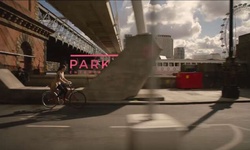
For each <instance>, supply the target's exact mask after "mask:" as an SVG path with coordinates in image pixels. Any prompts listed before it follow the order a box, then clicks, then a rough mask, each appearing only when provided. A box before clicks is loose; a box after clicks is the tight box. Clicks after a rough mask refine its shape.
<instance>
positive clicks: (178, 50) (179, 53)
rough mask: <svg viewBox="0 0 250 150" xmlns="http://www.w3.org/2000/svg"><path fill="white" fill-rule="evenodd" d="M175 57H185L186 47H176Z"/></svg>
mask: <svg viewBox="0 0 250 150" xmlns="http://www.w3.org/2000/svg"><path fill="white" fill-rule="evenodd" d="M174 59H185V48H184V47H176V48H174Z"/></svg>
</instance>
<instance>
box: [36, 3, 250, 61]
mask: <svg viewBox="0 0 250 150" xmlns="http://www.w3.org/2000/svg"><path fill="white" fill-rule="evenodd" d="M110 2H111V6H112V8H113V12H114V13H115V12H116V11H117V12H118V19H119V26H120V31H121V39H123V38H124V34H133V35H135V34H136V27H135V21H134V16H133V15H134V14H133V10H132V7H131V2H130V1H129V0H124V1H121V0H116V1H115V0H111V1H110ZM142 2H143V7H144V16H145V20H146V24H147V27H150V26H152V22H151V18H150V17H149V16H150V14H151V13H152V8H153V7H154V10H156V11H157V13H156V14H157V19H156V22H157V27H156V29H157V32H158V33H159V34H168V35H171V36H172V38H173V39H174V47H177V46H181V47H185V49H186V58H192V55H193V54H200V53H206V54H209V53H221V54H222V52H223V49H222V48H221V47H220V45H221V44H222V43H221V41H220V40H219V39H220V36H221V35H220V33H219V32H220V30H221V26H220V25H221V24H222V23H223V20H222V19H223V18H225V17H226V13H228V9H229V1H225V0H222V1H214V0H211V1H209V0H206V1H203V0H193V1H187V0H183V1H182V0H178V1H173V0H171V1H170V0H169V1H165V0H160V1H154V3H153V4H154V5H151V4H152V3H151V4H150V1H147V0H143V1H142ZM40 3H41V4H43V5H44V6H46V7H48V8H49V9H50V10H53V9H52V8H51V7H50V6H49V5H48V4H47V3H46V2H45V1H44V0H43V1H40ZM239 3H242V4H243V3H248V4H250V1H249V0H237V1H235V5H238V4H239ZM115 5H116V7H115ZM115 8H117V10H116V9H115ZM54 12H55V11H54ZM249 12H250V11H249V9H248V10H246V11H241V12H239V13H237V18H238V19H237V21H236V24H237V26H235V29H236V33H237V35H242V34H246V33H248V32H249V31H250V30H249V28H250V13H249ZM55 14H56V15H60V14H59V13H57V12H55Z"/></svg>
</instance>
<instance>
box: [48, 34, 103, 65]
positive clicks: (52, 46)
mask: <svg viewBox="0 0 250 150" xmlns="http://www.w3.org/2000/svg"><path fill="white" fill-rule="evenodd" d="M71 54H88V53H83V52H82V51H81V50H80V49H77V48H75V47H73V46H71V45H69V44H67V43H62V41H60V40H56V39H55V38H53V37H49V40H48V42H47V53H46V57H47V59H46V60H47V61H53V62H59V63H63V64H70V55H71ZM82 59H84V60H85V61H86V63H87V64H90V63H91V59H99V57H98V58H97V57H86V58H82ZM82 59H80V58H79V62H81V61H82Z"/></svg>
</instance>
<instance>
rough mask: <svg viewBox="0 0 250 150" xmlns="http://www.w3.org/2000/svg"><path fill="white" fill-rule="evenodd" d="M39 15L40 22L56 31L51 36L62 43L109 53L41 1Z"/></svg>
mask: <svg viewBox="0 0 250 150" xmlns="http://www.w3.org/2000/svg"><path fill="white" fill-rule="evenodd" d="M38 16H39V22H40V23H42V24H43V25H45V26H47V27H49V28H50V29H52V30H54V31H55V32H54V33H53V34H51V35H50V36H52V37H54V38H55V39H56V40H60V41H62V43H67V44H68V45H71V46H73V47H75V48H77V49H80V50H81V51H82V52H86V53H89V54H107V53H106V52H105V51H104V50H103V49H101V48H100V47H99V46H97V45H96V44H95V43H94V42H93V41H91V40H90V39H88V37H86V36H84V35H82V34H80V33H79V32H78V31H76V29H74V28H73V27H72V26H70V25H69V24H68V23H66V22H65V21H63V20H62V19H61V18H59V17H58V16H56V15H55V14H54V13H52V12H51V11H50V10H48V9H47V8H45V7H44V6H42V5H41V4H40V3H39V8H38Z"/></svg>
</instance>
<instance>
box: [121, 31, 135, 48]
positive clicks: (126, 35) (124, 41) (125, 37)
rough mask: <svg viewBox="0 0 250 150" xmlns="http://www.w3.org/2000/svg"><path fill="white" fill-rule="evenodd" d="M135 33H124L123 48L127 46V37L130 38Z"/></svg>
mask: <svg viewBox="0 0 250 150" xmlns="http://www.w3.org/2000/svg"><path fill="white" fill-rule="evenodd" d="M132 36H133V35H132V34H125V35H124V40H123V48H124V49H125V46H126V40H127V38H129V37H132Z"/></svg>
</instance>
